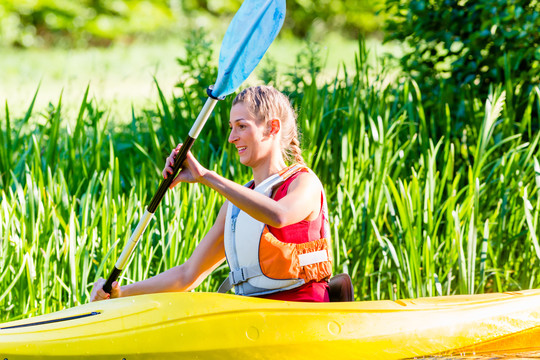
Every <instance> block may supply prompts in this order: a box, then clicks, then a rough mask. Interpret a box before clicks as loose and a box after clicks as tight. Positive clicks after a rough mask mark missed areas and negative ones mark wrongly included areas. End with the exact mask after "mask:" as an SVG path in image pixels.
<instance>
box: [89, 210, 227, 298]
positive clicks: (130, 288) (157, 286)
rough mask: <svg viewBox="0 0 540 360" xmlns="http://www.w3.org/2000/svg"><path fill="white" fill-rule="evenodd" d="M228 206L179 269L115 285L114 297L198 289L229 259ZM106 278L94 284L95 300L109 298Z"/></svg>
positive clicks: (175, 268)
mask: <svg viewBox="0 0 540 360" xmlns="http://www.w3.org/2000/svg"><path fill="white" fill-rule="evenodd" d="M226 204H227V203H225V204H224V205H223V206H222V207H221V209H220V211H219V214H218V216H217V219H216V222H215V223H214V225H213V226H212V228H211V229H210V231H208V233H207V234H206V235H205V236H204V238H203V239H202V240H201V242H200V243H199V244H198V245H197V247H196V248H195V250H194V251H193V254H192V255H191V256H190V257H189V259H188V260H187V261H186V262H185V263H183V264H182V265H179V266H175V267H174V268H171V269H169V270H167V271H165V272H163V273H161V274H158V275H156V276H154V277H151V278H149V279H146V280H143V281H139V282H136V283H133V284H129V285H124V286H121V287H118V285H117V284H114V285H113V291H112V292H111V295H112V297H124V296H133V295H140V294H148V293H158V292H172V291H189V290H192V289H194V288H196V287H197V286H198V285H199V284H200V283H201V282H203V280H204V279H205V278H206V277H207V276H208V275H209V274H210V273H211V272H212V271H213V270H214V269H215V268H216V267H218V266H219V265H220V264H221V263H222V262H223V260H225V249H224V245H223V231H224V228H225V216H226V212H227V206H226ZM104 283H105V280H104V279H100V280H99V281H98V282H96V284H95V285H94V289H93V291H92V295H91V299H90V300H91V301H95V300H103V299H107V298H109V294H107V293H105V292H104V291H103V284H104Z"/></svg>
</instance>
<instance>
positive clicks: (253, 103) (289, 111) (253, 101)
mask: <svg viewBox="0 0 540 360" xmlns="http://www.w3.org/2000/svg"><path fill="white" fill-rule="evenodd" d="M238 103H243V104H245V105H246V106H247V108H248V111H249V112H250V114H251V115H253V116H254V117H255V118H256V119H257V120H259V121H263V122H264V123H265V124H266V123H267V122H268V121H270V120H272V119H279V120H280V122H281V139H280V143H281V153H282V154H283V158H284V159H285V160H287V161H289V162H290V161H294V162H297V163H300V164H305V162H304V158H303V157H302V149H301V148H300V140H299V134H298V126H297V124H296V113H295V111H294V109H293V108H292V106H291V103H290V101H289V99H288V98H287V96H285V95H284V94H283V93H281V92H279V91H278V90H276V89H275V88H273V87H272V86H255V87H249V88H247V89H244V90H243V91H242V92H241V93H240V94H238V95H237V96H236V97H235V98H234V100H233V103H232V104H233V106H234V105H236V104H238Z"/></svg>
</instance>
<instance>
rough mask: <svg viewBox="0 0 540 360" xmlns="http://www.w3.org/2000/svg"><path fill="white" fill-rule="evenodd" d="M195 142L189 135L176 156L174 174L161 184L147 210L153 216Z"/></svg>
mask: <svg viewBox="0 0 540 360" xmlns="http://www.w3.org/2000/svg"><path fill="white" fill-rule="evenodd" d="M194 141H195V139H194V138H192V137H191V136H189V135H188V136H187V138H186V140H185V141H184V143H183V144H182V147H181V148H180V151H179V152H178V154H176V157H175V158H174V166H173V173H172V174H169V175H168V176H167V178H166V179H163V180H162V181H161V184H160V185H159V189H158V191H157V192H156V194H155V195H154V197H153V198H152V201H151V202H150V205H148V208H147V210H148V212H151V213H152V214H154V213H155V212H156V209H157V207H158V205H159V203H160V202H161V200H162V199H163V197H164V196H165V193H166V192H167V190H169V187H170V186H171V184H172V182H173V180H174V178H175V177H176V175H177V174H178V172H179V171H180V169H181V168H182V164H183V163H184V161H185V160H186V157H187V153H188V151H189V149H191V146H192V145H193V142H194Z"/></svg>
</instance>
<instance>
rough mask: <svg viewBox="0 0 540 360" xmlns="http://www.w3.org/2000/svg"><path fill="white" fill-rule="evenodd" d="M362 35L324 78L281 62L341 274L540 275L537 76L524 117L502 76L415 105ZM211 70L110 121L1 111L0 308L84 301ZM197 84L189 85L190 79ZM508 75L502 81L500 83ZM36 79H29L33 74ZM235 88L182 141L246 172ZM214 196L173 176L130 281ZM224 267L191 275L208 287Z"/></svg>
mask: <svg viewBox="0 0 540 360" xmlns="http://www.w3.org/2000/svg"><path fill="white" fill-rule="evenodd" d="M367 53H368V52H367V50H366V48H365V45H364V44H363V43H362V42H360V46H359V51H358V54H357V56H356V59H355V60H356V61H355V64H356V65H355V67H354V68H353V69H345V68H340V69H339V71H338V72H337V74H336V76H335V78H334V79H333V80H331V81H321V80H320V78H318V77H317V76H314V74H313V72H307V73H306V74H307V75H306V76H305V77H298V76H296V77H295V78H294V79H293V80H291V82H288V80H290V79H287V78H284V79H283V88H284V89H294V91H291V94H292V95H291V100H292V102H293V104H294V106H295V107H297V109H298V110H299V119H298V121H299V125H300V128H301V130H302V134H303V141H304V148H305V152H304V157H305V159H306V161H307V163H308V165H309V166H311V167H312V168H313V169H314V170H315V172H316V173H317V174H318V175H319V177H320V178H321V180H322V182H323V183H324V184H325V186H326V191H327V197H328V200H329V205H330V218H331V219H330V220H331V225H332V232H333V245H334V257H335V271H336V272H341V271H346V272H348V273H349V274H351V276H352V278H353V283H354V286H355V291H356V297H357V299H358V300H367V299H396V298H405V297H419V296H435V295H447V294H467V293H477V292H492V291H509V290H517V289H524V288H531V287H538V286H539V281H538V279H539V278H538V274H537V272H538V271H537V270H536V269H537V268H538V264H539V260H540V244H539V236H540V234H539V224H538V222H539V217H540V216H539V212H540V165H539V162H538V153H539V141H540V134H539V132H538V129H539V127H540V124H539V118H538V116H539V115H538V114H540V89H539V88H538V87H536V88H535V91H533V92H532V95H531V97H530V98H529V99H528V102H527V106H526V110H525V112H524V116H523V117H522V118H521V119H516V118H515V117H514V116H515V112H514V111H507V109H506V107H505V104H506V96H507V93H506V92H505V91H508V89H506V88H503V87H497V86H495V87H494V89H493V91H492V92H491V95H490V97H489V98H488V99H479V98H476V97H474V96H473V95H471V94H470V93H469V92H466V91H465V92H462V93H460V94H458V95H456V94H455V93H451V92H449V93H448V97H447V98H445V97H443V98H441V99H438V100H437V102H436V106H435V107H431V108H430V109H425V108H424V101H423V100H422V98H423V96H422V94H421V93H420V90H419V87H418V86H417V84H415V83H414V82H413V81H411V80H409V79H407V78H406V77H403V76H401V75H399V76H398V77H395V76H396V75H395V74H392V73H391V72H390V70H391V67H390V66H381V67H380V69H379V70H378V71H376V70H374V69H373V68H372V67H371V66H370V65H369V64H368V62H367V61H366V59H367V55H368V54H367ZM206 85H207V84H204V85H203V86H199V85H189V84H188V85H180V86H181V90H182V94H183V96H182V97H180V98H177V99H172V100H171V99H170V97H169V96H168V95H166V94H163V93H162V91H161V90H160V89H159V84H157V83H156V86H157V88H158V93H159V96H160V101H159V103H158V104H156V106H155V108H153V109H135V108H133V109H132V114H131V122H129V123H128V124H123V125H122V124H120V123H115V121H114V119H110V118H109V115H108V113H107V112H106V111H105V110H104V106H103V105H102V104H98V103H97V102H96V101H95V100H91V99H89V98H88V89H87V91H86V93H85V95H84V96H83V99H82V101H81V104H80V107H79V111H78V114H77V116H76V117H75V118H66V116H67V115H65V113H64V112H63V109H62V100H61V97H60V100H59V101H58V103H57V104H55V105H52V104H51V105H49V107H48V108H47V109H45V110H41V109H40V110H39V111H41V112H40V113H37V112H36V110H34V101H35V95H34V97H33V98H32V99H31V100H30V105H29V106H28V109H27V111H26V113H25V115H24V116H22V117H20V118H19V117H14V116H13V115H12V114H11V113H10V110H9V107H8V105H7V104H6V105H5V111H4V113H3V115H2V117H1V118H0V120H1V121H0V141H1V146H0V239H1V246H0V309H1V320H7V319H15V318H20V317H25V316H32V315H37V314H42V313H47V312H52V311H56V310H59V309H62V308H66V307H70V306H74V305H77V304H81V303H85V302H87V301H88V298H89V292H90V291H91V287H92V284H93V282H94V281H95V280H96V279H97V278H99V277H106V276H107V274H108V271H110V269H112V267H113V264H114V262H115V261H116V258H117V257H118V255H119V253H120V252H121V250H122V248H123V245H124V243H125V241H127V239H128V238H129V236H130V234H131V231H132V229H133V228H134V226H135V225H136V224H137V223H138V220H139V218H140V217H141V215H142V213H143V211H144V208H145V206H146V205H147V204H148V203H149V201H150V199H151V196H152V195H153V193H154V191H155V190H156V189H157V186H158V184H159V181H160V178H161V175H160V171H161V168H162V167H163V163H164V159H165V158H166V156H167V155H168V153H169V152H170V150H171V149H172V148H173V147H174V146H175V145H176V144H177V143H178V142H180V141H182V139H183V137H184V136H185V134H187V132H188V130H189V128H190V127H191V124H192V122H193V119H194V118H195V117H196V115H197V113H198V111H199V109H200V107H201V106H202V100H203V95H204V91H203V90H204V86H206ZM199 87H200V89H199ZM503 89H504V90H503ZM36 95H37V91H36ZM231 100H232V99H231V98H229V99H227V100H225V101H224V102H222V103H220V104H219V105H218V107H217V108H216V110H215V112H214V115H213V116H212V117H211V119H210V120H209V122H208V125H207V127H206V128H205V129H204V131H203V134H202V135H201V137H200V139H199V140H198V141H197V143H196V144H195V146H194V148H193V152H194V153H195V154H196V156H197V157H198V158H199V160H200V161H201V163H203V164H204V165H205V166H207V167H209V168H210V169H213V170H215V171H217V172H219V173H221V174H223V175H224V176H226V177H228V178H231V179H234V180H236V181H237V182H240V183H243V182H246V181H247V180H249V176H250V174H249V172H248V171H247V169H245V168H244V167H242V166H241V165H240V164H239V163H238V161H237V158H236V155H235V151H234V149H233V148H232V147H231V146H230V145H229V144H228V143H227V137H228V125H227V124H228V112H229V109H230V106H231ZM223 201H224V200H223V198H222V197H221V196H219V195H217V194H216V193H215V192H212V191H210V190H208V189H207V188H205V187H203V186H199V185H181V186H179V187H177V188H176V189H175V190H174V191H169V192H168V193H167V195H166V196H165V199H164V201H163V202H162V204H161V205H160V207H159V208H158V211H157V213H156V216H155V219H154V220H153V221H152V222H151V223H150V225H149V227H148V228H147V230H146V232H145V234H144V235H143V236H142V239H141V243H140V244H139V246H138V248H137V249H136V251H135V253H134V254H133V256H132V260H131V264H130V265H129V266H128V267H127V269H126V270H125V271H124V273H123V275H122V281H123V282H131V281H137V280H141V279H144V278H148V277H149V276H152V275H154V274H157V273H159V272H162V271H164V270H166V269H168V268H171V267H173V266H175V265H178V264H181V263H182V262H183V261H185V260H186V258H187V257H189V255H190V254H191V252H192V251H193V249H194V248H195V246H196V245H197V243H198V241H199V240H200V239H201V237H202V236H203V235H204V234H205V233H206V232H207V231H208V230H209V228H210V226H211V224H212V221H213V219H214V218H215V217H216V215H217V211H218V210H219V207H220V206H221V204H222V203H223ZM226 271H227V270H226V266H225V265H224V266H222V267H221V268H220V269H218V271H216V272H215V273H214V274H212V276H210V277H209V278H208V279H207V280H206V281H205V282H204V283H203V285H201V286H200V287H199V289H198V290H200V291H215V290H216V289H217V286H218V285H219V283H220V281H221V280H222V279H223V278H224V276H225V274H226Z"/></svg>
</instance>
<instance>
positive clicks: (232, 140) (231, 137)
mask: <svg viewBox="0 0 540 360" xmlns="http://www.w3.org/2000/svg"><path fill="white" fill-rule="evenodd" d="M236 140H238V137H237V136H236V134H235V133H234V130H231V133H230V134H229V142H230V143H231V144H232V143H233V142H235V141H236Z"/></svg>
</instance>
